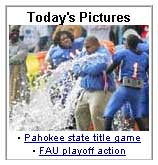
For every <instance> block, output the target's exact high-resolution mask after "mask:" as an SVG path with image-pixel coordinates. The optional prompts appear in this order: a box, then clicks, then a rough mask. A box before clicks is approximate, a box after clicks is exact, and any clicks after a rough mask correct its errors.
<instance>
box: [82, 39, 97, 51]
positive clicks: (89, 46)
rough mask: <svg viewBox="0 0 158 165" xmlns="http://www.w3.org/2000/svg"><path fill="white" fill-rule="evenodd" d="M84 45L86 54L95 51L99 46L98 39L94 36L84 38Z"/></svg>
mask: <svg viewBox="0 0 158 165" xmlns="http://www.w3.org/2000/svg"><path fill="white" fill-rule="evenodd" d="M84 45H85V48H86V51H87V53H88V54H92V53H95V51H96V50H97V49H98V48H99V47H100V43H99V41H98V39H97V38H96V37H94V36H90V37H88V38H86V40H85V43H84Z"/></svg>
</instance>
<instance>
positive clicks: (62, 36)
mask: <svg viewBox="0 0 158 165" xmlns="http://www.w3.org/2000/svg"><path fill="white" fill-rule="evenodd" d="M73 41H74V36H73V34H72V33H71V32H68V31H58V32H57V33H56V35H55V37H54V45H59V46H61V47H63V48H66V49H68V48H71V47H72V43H73Z"/></svg>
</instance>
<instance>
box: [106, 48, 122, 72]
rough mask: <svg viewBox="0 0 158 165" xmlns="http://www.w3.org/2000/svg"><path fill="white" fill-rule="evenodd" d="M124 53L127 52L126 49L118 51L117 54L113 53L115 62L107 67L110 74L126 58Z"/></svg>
mask: <svg viewBox="0 0 158 165" xmlns="http://www.w3.org/2000/svg"><path fill="white" fill-rule="evenodd" d="M124 54H125V53H124V51H119V52H118V53H116V54H114V55H113V59H112V60H113V62H112V64H110V66H109V67H107V69H106V73H107V74H110V73H111V72H112V71H113V70H114V69H115V68H116V67H117V66H119V65H120V63H121V61H122V60H123V58H124Z"/></svg>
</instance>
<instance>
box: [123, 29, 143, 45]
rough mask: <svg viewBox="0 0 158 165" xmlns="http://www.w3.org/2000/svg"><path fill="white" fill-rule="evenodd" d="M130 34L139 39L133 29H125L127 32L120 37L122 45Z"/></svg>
mask: <svg viewBox="0 0 158 165" xmlns="http://www.w3.org/2000/svg"><path fill="white" fill-rule="evenodd" d="M130 34H133V35H135V36H137V37H138V38H140V35H139V34H138V33H137V32H136V30H135V29H127V30H126V31H125V32H124V33H123V37H122V43H123V44H126V40H127V37H128V36H129V35H130Z"/></svg>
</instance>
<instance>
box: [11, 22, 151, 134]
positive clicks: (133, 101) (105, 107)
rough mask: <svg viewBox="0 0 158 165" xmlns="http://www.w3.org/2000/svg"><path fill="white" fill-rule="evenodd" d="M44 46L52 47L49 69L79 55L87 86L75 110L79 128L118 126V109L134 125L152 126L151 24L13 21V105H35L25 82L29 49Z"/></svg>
mask: <svg viewBox="0 0 158 165" xmlns="http://www.w3.org/2000/svg"><path fill="white" fill-rule="evenodd" d="M120 37H121V40H120ZM40 51H46V52H47V54H46V56H45V60H44V63H45V64H46V65H47V67H48V68H49V69H56V68H57V67H58V66H59V65H60V64H61V63H63V62H67V61H69V60H74V59H78V60H77V61H78V62H76V63H75V64H74V65H73V67H72V70H71V72H72V75H73V76H74V77H75V79H76V80H77V79H80V87H81V90H80V91H79V93H78V98H77V104H76V108H75V112H74V119H75V125H76V128H75V129H76V130H78V131H87V130H89V127H90V125H91V124H92V126H93V130H95V131H110V130H113V125H112V123H113V119H114V116H115V114H116V112H117V111H121V114H122V118H123V122H128V123H130V121H131V120H132V121H133V122H132V125H131V127H132V128H134V123H135V124H136V125H137V127H138V129H139V130H140V131H146V130H149V75H148V74H149V36H148V26H147V25H142V26H139V25H137V26H121V27H120V26H108V25H107V26H101V25H100V26H99V25H98V26H95V25H87V26H79V25H76V26H75V25H63V26H61V25H59V26H44V25H38V26H33V25H27V26H25V25H22V26H10V30H9V66H10V68H9V72H10V89H9V91H10V105H12V104H15V103H16V102H17V101H21V100H24V99H25V100H26V102H27V103H28V104H29V90H28V89H29V88H28V84H27V83H26V84H25V85H21V84H20V83H21V82H27V81H28V78H27V74H26V72H27V67H26V65H25V63H26V58H27V56H28V54H29V53H34V54H35V55H36V54H37V53H38V52H40ZM39 74H40V73H39ZM59 76H60V75H59ZM24 88H25V90H22V89H24ZM21 91H25V92H24V93H23V94H22V93H21Z"/></svg>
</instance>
